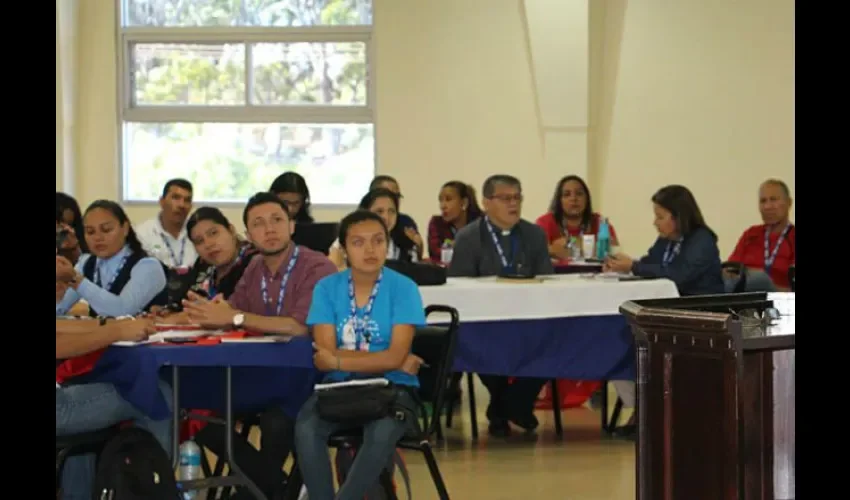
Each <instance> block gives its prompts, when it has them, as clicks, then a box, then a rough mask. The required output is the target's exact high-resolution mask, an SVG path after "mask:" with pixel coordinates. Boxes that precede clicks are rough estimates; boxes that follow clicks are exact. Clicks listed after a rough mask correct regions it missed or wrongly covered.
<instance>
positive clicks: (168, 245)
mask: <svg viewBox="0 0 850 500" xmlns="http://www.w3.org/2000/svg"><path fill="white" fill-rule="evenodd" d="M159 237H160V238H162V242H163V243H165V246H166V248H168V253H170V254H171V267H181V266H183V256H184V255H185V253H186V237H185V236H184V237H182V238H180V259H177V255H175V254H174V249H173V248H171V243H169V242H168V237H167V236H166V235H165V233H159Z"/></svg>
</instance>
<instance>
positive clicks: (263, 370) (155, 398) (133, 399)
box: [86, 338, 320, 418]
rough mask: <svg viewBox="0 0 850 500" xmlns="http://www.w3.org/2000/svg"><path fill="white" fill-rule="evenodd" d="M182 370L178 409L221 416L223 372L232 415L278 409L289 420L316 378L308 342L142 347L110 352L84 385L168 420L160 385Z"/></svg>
mask: <svg viewBox="0 0 850 500" xmlns="http://www.w3.org/2000/svg"><path fill="white" fill-rule="evenodd" d="M170 366H178V367H180V407H181V408H204V409H211V410H216V411H223V410H224V403H225V372H224V367H226V366H231V367H233V370H232V374H233V379H232V384H233V385H232V388H233V409H234V411H255V410H261V409H264V408H268V407H270V406H273V405H279V406H282V407H283V409H284V411H286V413H287V414H289V415H290V416H293V417H294V416H295V415H296V414H297V412H298V409H299V408H301V405H302V404H303V403H304V401H306V400H307V398H308V397H309V396H310V394H311V393H312V392H313V385H314V384H315V383H316V382H317V381H318V380H319V377H320V374H319V373H318V372H317V371H316V370H315V368H314V367H313V349H312V343H311V339H308V338H295V339H293V340H292V341H290V342H287V343H225V344H218V345H142V346H135V347H115V346H113V347H110V348H109V349H108V350H107V351H106V352H105V353H104V355H103V356H102V357H101V358H100V360H99V361H98V363H97V364H96V365H95V367H94V370H93V371H92V373H91V375H89V376H87V377H86V381H87V382H108V383H112V384H114V385H115V387H116V388H117V389H118V391H119V392H120V393H121V395H122V396H123V397H124V398H125V399H126V400H127V401H129V402H130V403H132V404H133V405H135V406H136V407H137V408H139V409H140V410H141V411H143V412H145V413H146V414H147V415H149V416H150V417H152V418H165V417H167V416H169V413H170V412H169V411H168V406H167V405H166V401H165V399H164V398H163V397H162V394H161V392H160V391H159V388H158V380H159V379H160V378H163V379H165V380H166V381H167V382H169V383H170V382H171V369H170Z"/></svg>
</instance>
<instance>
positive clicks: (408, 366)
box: [401, 354, 424, 375]
mask: <svg viewBox="0 0 850 500" xmlns="http://www.w3.org/2000/svg"><path fill="white" fill-rule="evenodd" d="M423 362H424V361H422V358H420V357H419V356H417V355H415V354H408V355H407V358H406V359H405V360H404V363H402V365H401V371H403V372H405V373H409V374H411V375H418V374H419V368H420V367H421V366H422V363H423Z"/></svg>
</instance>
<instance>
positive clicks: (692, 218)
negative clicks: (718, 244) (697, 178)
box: [652, 184, 717, 240]
mask: <svg viewBox="0 0 850 500" xmlns="http://www.w3.org/2000/svg"><path fill="white" fill-rule="evenodd" d="M652 202H653V203H655V204H656V205H658V206H660V207H662V208H664V209H666V210H668V211H669V212H670V214H671V215H672V216H673V219H675V221H676V227H677V229H678V231H679V234H680V235H681V236H682V237H687V236H688V235H690V234H691V233H693V232H694V231H696V230H697V229H700V228H705V229H707V230H708V232H710V233H711V235H712V237H714V239H715V240H717V234H715V233H714V231H712V230H711V228H710V227H708V225H707V224H706V223H705V219H703V217H702V212H701V211H700V209H699V205H697V200H696V198H694V195H693V194H692V193H691V192H690V191H689V190H688V188H686V187H685V186H680V185H678V184H674V185H670V186H664V187H663V188H661V189H659V190H658V191H657V192H656V193H655V194H654V195H652Z"/></svg>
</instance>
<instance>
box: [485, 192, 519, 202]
mask: <svg viewBox="0 0 850 500" xmlns="http://www.w3.org/2000/svg"><path fill="white" fill-rule="evenodd" d="M490 198H491V199H496V200H499V201H501V202H502V203H510V202H512V201H515V202H517V203H522V193H517V194H494V195H493V196H491V197H490Z"/></svg>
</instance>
